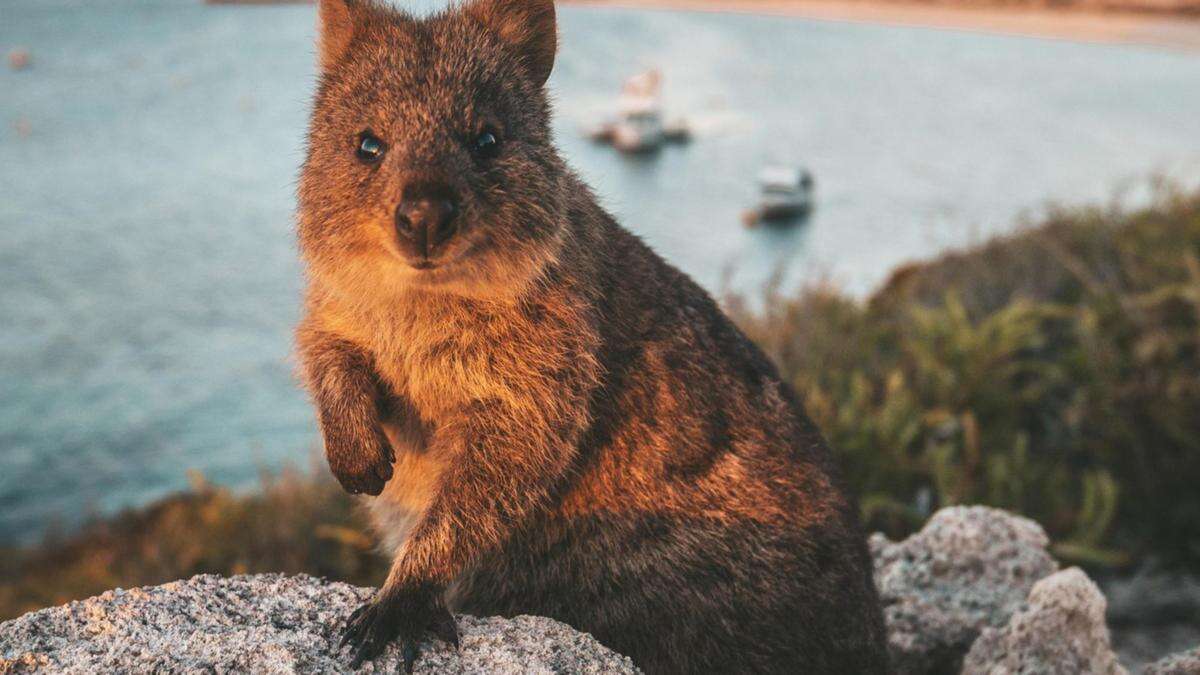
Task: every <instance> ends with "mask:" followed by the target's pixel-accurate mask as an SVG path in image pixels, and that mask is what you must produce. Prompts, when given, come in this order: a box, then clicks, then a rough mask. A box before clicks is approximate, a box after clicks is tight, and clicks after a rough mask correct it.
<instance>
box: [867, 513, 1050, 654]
mask: <svg viewBox="0 0 1200 675" xmlns="http://www.w3.org/2000/svg"><path fill="white" fill-rule="evenodd" d="M870 543H871V553H872V555H873V556H874V558H875V583H876V585H877V586H878V587H879V593H880V599H881V600H882V601H883V604H884V618H885V619H886V621H887V628H888V650H889V652H890V654H891V658H892V668H893V669H894V671H895V672H896V673H897V674H898V675H904V674H906V673H914V674H916V673H921V674H922V675H924V674H926V673H957V672H958V671H959V667H960V664H961V663H962V659H963V656H964V655H965V654H966V653H967V650H968V649H970V647H971V645H972V643H974V641H975V639H976V638H977V637H978V636H979V634H980V633H981V632H982V631H983V629H984V628H987V627H992V628H1000V627H1002V626H1004V625H1005V624H1006V623H1007V622H1008V620H1009V617H1011V616H1012V615H1013V613H1014V612H1015V611H1017V609H1019V608H1020V607H1021V604H1022V602H1023V601H1024V600H1025V598H1026V596H1028V594H1029V591H1030V589H1031V588H1033V585H1034V584H1035V583H1036V582H1037V581H1038V580H1039V579H1042V578H1043V577H1046V576H1047V575H1049V574H1052V573H1054V572H1055V571H1056V570H1057V569H1058V564H1057V563H1055V562H1054V559H1053V558H1051V557H1050V554H1049V553H1047V551H1046V546H1047V545H1048V543H1049V540H1048V539H1047V537H1046V533H1045V532H1044V531H1043V530H1042V528H1041V527H1040V526H1039V525H1038V524H1037V523H1035V522H1033V521H1032V520H1028V519H1026V518H1021V517H1018V516H1014V515H1011V514H1009V513H1006V512H1005V511H1001V510H999V509H992V508H988V507H982V506H973V507H951V508H946V509H942V510H941V511H938V512H937V513H935V514H934V515H933V517H932V518H930V520H929V522H928V523H926V525H925V527H924V528H923V529H922V530H921V531H920V532H918V533H916V534H914V535H913V536H911V537H909V538H908V539H905V540H904V541H902V542H899V543H893V542H891V541H889V540H888V539H887V538H886V537H884V536H882V535H878V534H876V535H874V536H873V537H871V542H870Z"/></svg>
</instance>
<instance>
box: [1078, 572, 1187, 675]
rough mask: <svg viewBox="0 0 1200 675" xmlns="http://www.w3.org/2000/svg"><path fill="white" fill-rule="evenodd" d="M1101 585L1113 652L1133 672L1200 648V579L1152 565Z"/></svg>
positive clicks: (1099, 581)
mask: <svg viewBox="0 0 1200 675" xmlns="http://www.w3.org/2000/svg"><path fill="white" fill-rule="evenodd" d="M1097 583H1098V584H1099V585H1100V589H1101V590H1102V591H1104V595H1105V597H1106V598H1107V599H1108V629H1109V631H1110V632H1111V633H1112V642H1113V648H1114V649H1115V650H1116V652H1117V656H1118V657H1119V658H1120V659H1121V663H1123V664H1124V665H1125V667H1126V668H1129V670H1131V671H1133V670H1138V671H1140V670H1141V669H1142V668H1144V667H1145V666H1147V665H1149V664H1151V663H1152V662H1154V661H1157V660H1158V659H1160V658H1162V656H1163V654H1173V653H1175V652H1183V651H1187V650H1188V649H1190V648H1192V647H1194V646H1196V645H1197V644H1200V577H1198V576H1195V575H1194V574H1192V575H1189V574H1183V573H1180V572H1178V571H1174V572H1172V571H1166V570H1161V569H1156V568H1155V567H1154V566H1153V565H1147V566H1146V567H1145V568H1143V569H1142V570H1140V571H1138V573H1137V574H1134V575H1133V576H1119V577H1118V576H1113V577H1110V578H1108V579H1105V580H1099V579H1098V580H1097ZM1196 673H1197V675H1200V669H1197V670H1196Z"/></svg>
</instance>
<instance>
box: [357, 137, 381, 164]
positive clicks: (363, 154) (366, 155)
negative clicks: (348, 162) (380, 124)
mask: <svg viewBox="0 0 1200 675" xmlns="http://www.w3.org/2000/svg"><path fill="white" fill-rule="evenodd" d="M386 151H387V144H386V143H384V142H383V141H381V140H379V137H378V136H376V135H375V134H373V133H371V132H369V131H364V132H362V133H361V134H359V135H358V147H357V148H355V150H354V155H355V156H356V157H358V159H359V161H361V162H365V163H367V164H374V163H375V162H378V161H379V160H381V159H383V153H384V152H386Z"/></svg>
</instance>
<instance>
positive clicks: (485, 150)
mask: <svg viewBox="0 0 1200 675" xmlns="http://www.w3.org/2000/svg"><path fill="white" fill-rule="evenodd" d="M471 150H472V151H473V152H474V153H475V154H476V155H478V156H480V157H482V158H484V159H492V158H493V157H495V156H496V155H499V154H500V134H499V133H497V132H495V131H492V130H491V129H484V130H483V131H481V132H479V134H478V135H477V136H475V140H473V141H471Z"/></svg>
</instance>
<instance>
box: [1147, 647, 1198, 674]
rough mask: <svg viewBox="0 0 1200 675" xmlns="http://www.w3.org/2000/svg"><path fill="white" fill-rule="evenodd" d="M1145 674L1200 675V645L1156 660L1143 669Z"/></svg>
mask: <svg viewBox="0 0 1200 675" xmlns="http://www.w3.org/2000/svg"><path fill="white" fill-rule="evenodd" d="M1142 673H1144V675H1200V647H1196V648H1195V649H1193V650H1191V651H1190V652H1183V653H1182V654H1173V655H1171V656H1168V657H1167V658H1165V659H1163V660H1161V661H1156V662H1154V663H1152V664H1150V665H1148V666H1146V669H1145V670H1143V671H1142Z"/></svg>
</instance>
